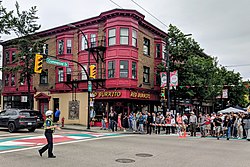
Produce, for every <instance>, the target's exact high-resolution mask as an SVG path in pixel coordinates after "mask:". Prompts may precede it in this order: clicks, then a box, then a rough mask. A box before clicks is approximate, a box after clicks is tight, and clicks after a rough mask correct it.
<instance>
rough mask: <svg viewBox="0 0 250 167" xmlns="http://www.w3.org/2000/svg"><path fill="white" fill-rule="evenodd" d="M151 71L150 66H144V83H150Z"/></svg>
mask: <svg viewBox="0 0 250 167" xmlns="http://www.w3.org/2000/svg"><path fill="white" fill-rule="evenodd" d="M149 71H150V68H149V67H146V66H143V82H144V83H149Z"/></svg>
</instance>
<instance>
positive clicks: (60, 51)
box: [57, 39, 64, 55]
mask: <svg viewBox="0 0 250 167" xmlns="http://www.w3.org/2000/svg"><path fill="white" fill-rule="evenodd" d="M57 47H58V48H57V49H58V51H57V54H58V55H62V54H64V40H63V39H59V40H58V46H57Z"/></svg>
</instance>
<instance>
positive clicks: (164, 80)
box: [160, 72, 167, 88]
mask: <svg viewBox="0 0 250 167" xmlns="http://www.w3.org/2000/svg"><path fill="white" fill-rule="evenodd" d="M160 76H161V88H164V87H166V86H167V72H161V73H160Z"/></svg>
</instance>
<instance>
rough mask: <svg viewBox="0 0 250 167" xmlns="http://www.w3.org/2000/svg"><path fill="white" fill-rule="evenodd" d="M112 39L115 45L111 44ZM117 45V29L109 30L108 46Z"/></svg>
mask: <svg viewBox="0 0 250 167" xmlns="http://www.w3.org/2000/svg"><path fill="white" fill-rule="evenodd" d="M111 31H114V35H112V36H110V32H111ZM111 39H113V40H114V41H113V43H111ZM113 45H116V28H111V29H109V30H108V46H113Z"/></svg>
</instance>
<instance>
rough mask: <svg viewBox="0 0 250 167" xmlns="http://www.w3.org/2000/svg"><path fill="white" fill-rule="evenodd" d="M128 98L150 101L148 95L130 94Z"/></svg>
mask: <svg viewBox="0 0 250 167" xmlns="http://www.w3.org/2000/svg"><path fill="white" fill-rule="evenodd" d="M130 97H132V98H139V99H150V94H149V93H140V92H131V93H130Z"/></svg>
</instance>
